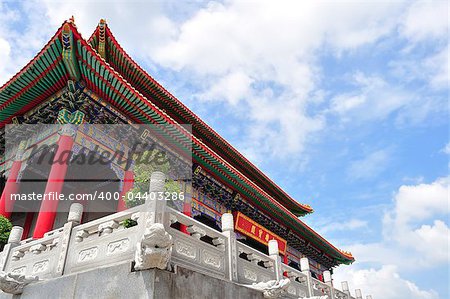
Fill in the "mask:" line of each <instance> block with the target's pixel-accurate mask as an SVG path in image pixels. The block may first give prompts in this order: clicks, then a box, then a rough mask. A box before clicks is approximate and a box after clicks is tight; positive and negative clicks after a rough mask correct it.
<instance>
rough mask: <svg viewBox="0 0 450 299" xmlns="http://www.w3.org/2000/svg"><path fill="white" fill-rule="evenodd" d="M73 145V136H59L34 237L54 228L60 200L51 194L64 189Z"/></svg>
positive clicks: (38, 236) (36, 237)
mask: <svg viewBox="0 0 450 299" xmlns="http://www.w3.org/2000/svg"><path fill="white" fill-rule="evenodd" d="M72 145H73V138H72V137H71V136H68V135H61V136H60V137H59V140H58V149H57V151H56V154H55V157H54V160H53V161H54V162H53V164H52V168H51V169H50V174H49V176H48V181H47V186H46V187H45V193H44V199H43V200H42V203H41V208H40V210H39V215H38V218H37V221H36V227H35V229H34V233H33V239H38V238H42V237H43V236H44V234H45V233H46V232H49V231H51V230H52V229H53V224H54V222H55V217H56V211H57V208H58V200H54V198H53V200H52V198H51V196H55V195H57V194H60V193H61V191H62V188H63V185H64V178H65V176H66V173H67V167H68V163H69V161H68V160H69V155H70V153H71V150H72Z"/></svg>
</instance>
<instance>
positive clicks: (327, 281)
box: [323, 270, 335, 299]
mask: <svg viewBox="0 0 450 299" xmlns="http://www.w3.org/2000/svg"><path fill="white" fill-rule="evenodd" d="M323 281H324V282H325V284H326V285H327V286H328V287H329V289H330V297H331V298H332V299H334V297H335V296H334V287H333V279H332V278H331V272H330V271H328V270H327V271H324V272H323Z"/></svg>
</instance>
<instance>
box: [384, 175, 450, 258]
mask: <svg viewBox="0 0 450 299" xmlns="http://www.w3.org/2000/svg"><path fill="white" fill-rule="evenodd" d="M448 186H449V178H441V179H438V180H436V181H435V182H433V183H431V184H419V185H414V186H401V187H400V189H399V191H398V193H397V194H396V195H395V198H394V202H395V208H394V209H393V210H392V211H390V212H388V213H386V214H385V217H384V237H385V240H386V241H393V242H395V243H396V244H398V245H399V246H401V247H406V248H410V249H409V250H412V251H413V252H415V253H417V254H418V256H419V258H418V259H417V262H418V263H419V264H422V265H424V266H433V265H437V264H439V263H449V262H450V257H449V255H448V249H449V248H448V241H449V240H450V228H449V227H448V225H447V224H446V223H445V220H446V219H447V220H448V217H449V189H448ZM429 221H431V223H429ZM430 248H432V252H430Z"/></svg>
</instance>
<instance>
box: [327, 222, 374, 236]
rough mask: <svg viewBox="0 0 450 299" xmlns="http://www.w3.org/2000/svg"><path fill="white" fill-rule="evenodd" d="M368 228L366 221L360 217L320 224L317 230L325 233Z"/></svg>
mask: <svg viewBox="0 0 450 299" xmlns="http://www.w3.org/2000/svg"><path fill="white" fill-rule="evenodd" d="M363 228H368V223H367V221H365V220H361V219H350V220H347V221H344V222H333V223H328V224H326V225H325V226H321V227H320V229H319V232H320V233H321V234H326V233H330V232H334V231H352V230H356V229H363Z"/></svg>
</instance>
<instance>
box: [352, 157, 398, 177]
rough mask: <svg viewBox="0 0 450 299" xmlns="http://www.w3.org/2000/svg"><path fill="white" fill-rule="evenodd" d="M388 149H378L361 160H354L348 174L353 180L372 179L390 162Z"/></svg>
mask: <svg viewBox="0 0 450 299" xmlns="http://www.w3.org/2000/svg"><path fill="white" fill-rule="evenodd" d="M389 156H390V153H389V151H388V150H378V151H375V152H372V153H370V154H368V155H367V156H366V157H364V158H363V159H360V160H356V161H353V162H352V163H350V166H349V168H348V170H347V175H348V177H349V178H351V179H353V180H361V179H370V178H374V177H376V176H378V175H379V174H380V173H382V172H383V171H384V170H385V169H386V167H387V164H388V162H389V159H390V157H389Z"/></svg>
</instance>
